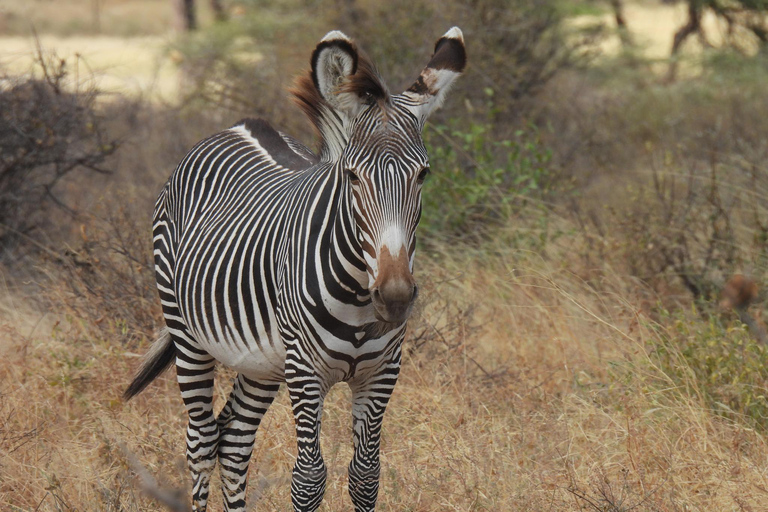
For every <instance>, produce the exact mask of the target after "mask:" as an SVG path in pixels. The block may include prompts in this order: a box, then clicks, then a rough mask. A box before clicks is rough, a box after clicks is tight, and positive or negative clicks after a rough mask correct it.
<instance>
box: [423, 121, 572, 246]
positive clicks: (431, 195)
mask: <svg viewBox="0 0 768 512" xmlns="http://www.w3.org/2000/svg"><path fill="white" fill-rule="evenodd" d="M493 130H494V126H493V125H492V124H491V123H482V124H481V123H469V125H468V128H467V129H462V128H460V127H459V123H457V122H452V123H449V124H448V125H434V126H432V125H431V126H428V127H427V129H426V131H425V142H426V144H427V147H428V151H429V154H430V165H431V167H432V168H433V169H434V172H433V173H432V174H431V175H430V178H429V179H428V180H427V181H426V183H425V185H424V193H423V196H422V201H423V208H424V214H423V215H424V216H423V218H422V221H421V225H422V231H424V232H427V233H428V236H429V237H436V236H448V237H452V238H463V239H466V240H470V241H472V240H475V241H477V240H480V239H482V238H483V236H484V235H486V234H487V233H486V232H485V231H486V228H490V227H492V226H498V225H502V224H504V223H505V222H507V221H508V220H509V219H510V218H511V217H512V216H515V215H518V214H520V213H521V212H522V211H523V210H525V209H528V208H531V209H533V210H535V211H536V214H537V215H539V216H546V213H547V208H546V207H545V206H544V204H543V203H542V200H543V199H545V198H546V197H547V196H548V193H549V192H550V191H551V190H552V188H553V187H554V186H555V184H556V183H557V173H556V172H555V169H553V168H552V166H551V165H550V159H551V154H552V153H551V151H550V150H549V149H548V148H547V147H546V146H545V145H544V144H543V143H542V142H541V138H540V133H539V130H538V129H537V128H536V127H535V126H530V127H529V128H528V129H527V130H518V131H516V132H515V133H514V136H513V137H512V138H510V139H507V140H498V139H496V138H494V134H493Z"/></svg>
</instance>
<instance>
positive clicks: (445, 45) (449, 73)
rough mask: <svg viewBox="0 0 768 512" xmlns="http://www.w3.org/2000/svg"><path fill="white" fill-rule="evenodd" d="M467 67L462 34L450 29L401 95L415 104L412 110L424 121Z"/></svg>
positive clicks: (438, 106) (457, 30)
mask: <svg viewBox="0 0 768 512" xmlns="http://www.w3.org/2000/svg"><path fill="white" fill-rule="evenodd" d="M466 65H467V51H466V48H465V47H464V34H462V33H461V29H460V28H459V27H453V28H452V29H450V30H449V31H448V32H446V33H445V35H443V37H441V38H440V39H438V41H437V43H436V44H435V53H434V55H432V58H431V59H430V60H429V64H427V67H425V68H424V70H423V71H422V72H421V74H420V75H419V78H417V79H416V81H415V82H414V83H413V85H411V86H410V87H409V88H408V90H407V91H405V93H403V94H404V95H406V96H409V97H410V98H411V99H412V101H413V102H414V105H413V107H412V109H413V110H414V111H415V112H416V114H417V115H418V116H420V117H421V118H422V119H426V118H427V117H429V115H430V114H431V113H432V112H433V111H434V110H436V109H438V108H440V106H441V105H442V104H443V101H444V100H445V95H446V93H447V92H448V89H450V88H451V85H453V82H455V81H456V79H457V78H458V77H459V75H461V72H462V71H464V67H465V66H466Z"/></svg>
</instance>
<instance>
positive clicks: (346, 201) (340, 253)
mask: <svg viewBox="0 0 768 512" xmlns="http://www.w3.org/2000/svg"><path fill="white" fill-rule="evenodd" d="M332 172H333V174H334V179H333V180H331V182H332V183H333V186H334V187H335V194H334V196H335V201H334V202H335V203H336V207H335V208H334V209H333V210H334V213H333V215H334V218H333V219H332V226H333V227H332V231H331V238H332V243H331V244H330V247H329V249H330V254H329V257H330V260H331V261H332V262H333V264H334V267H335V268H336V269H338V270H341V269H343V270H344V273H345V274H346V276H344V277H345V278H346V279H342V281H347V282H349V281H354V282H356V284H357V286H355V287H354V288H355V289H354V292H355V293H356V294H358V295H359V294H361V293H364V294H366V295H367V294H368V272H367V267H366V264H365V256H364V255H363V247H362V245H361V244H360V240H359V238H358V236H359V235H358V233H359V230H358V227H357V223H356V221H355V215H354V206H353V203H352V201H353V199H352V191H351V190H350V188H349V183H348V181H347V180H346V179H345V178H344V176H343V173H342V171H341V169H339V168H334V170H333V171H332ZM339 277H341V276H339ZM350 288H351V287H350Z"/></svg>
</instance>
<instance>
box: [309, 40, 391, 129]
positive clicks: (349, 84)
mask: <svg viewBox="0 0 768 512" xmlns="http://www.w3.org/2000/svg"><path fill="white" fill-rule="evenodd" d="M371 67H372V66H371V65H369V64H368V63H367V59H366V58H365V56H361V55H360V53H359V51H358V49H357V45H355V43H354V41H352V39H350V38H349V37H347V36H346V35H344V34H343V33H341V32H339V31H338V30H334V31H332V32H329V33H328V34H326V35H325V37H324V38H323V39H322V40H321V41H320V43H319V44H318V45H317V48H315V51H314V52H313V53H312V81H313V82H314V85H315V88H316V89H317V91H318V92H319V93H320V96H322V98H323V99H324V100H325V101H326V102H327V103H328V104H329V105H330V106H331V107H333V108H334V109H335V110H336V111H337V112H339V113H341V114H345V115H346V116H347V117H348V118H349V119H354V117H355V116H356V115H357V113H358V112H360V109H361V108H362V107H363V106H364V105H366V104H367V103H368V102H370V98H371V96H372V95H371V94H370V93H369V91H368V90H366V86H365V85H364V82H365V76H367V74H371V73H373V72H372V71H370V70H369V68H371ZM361 82H362V83H363V85H361ZM371 82H376V83H378V79H377V77H376V79H374V80H371ZM379 87H382V88H383V86H379ZM378 95H379V94H376V96H378Z"/></svg>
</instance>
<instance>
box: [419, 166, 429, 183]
mask: <svg viewBox="0 0 768 512" xmlns="http://www.w3.org/2000/svg"><path fill="white" fill-rule="evenodd" d="M428 175H429V167H425V168H423V169H422V170H421V172H420V173H419V175H418V176H416V179H417V180H418V181H419V183H424V180H425V179H427V176H428Z"/></svg>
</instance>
